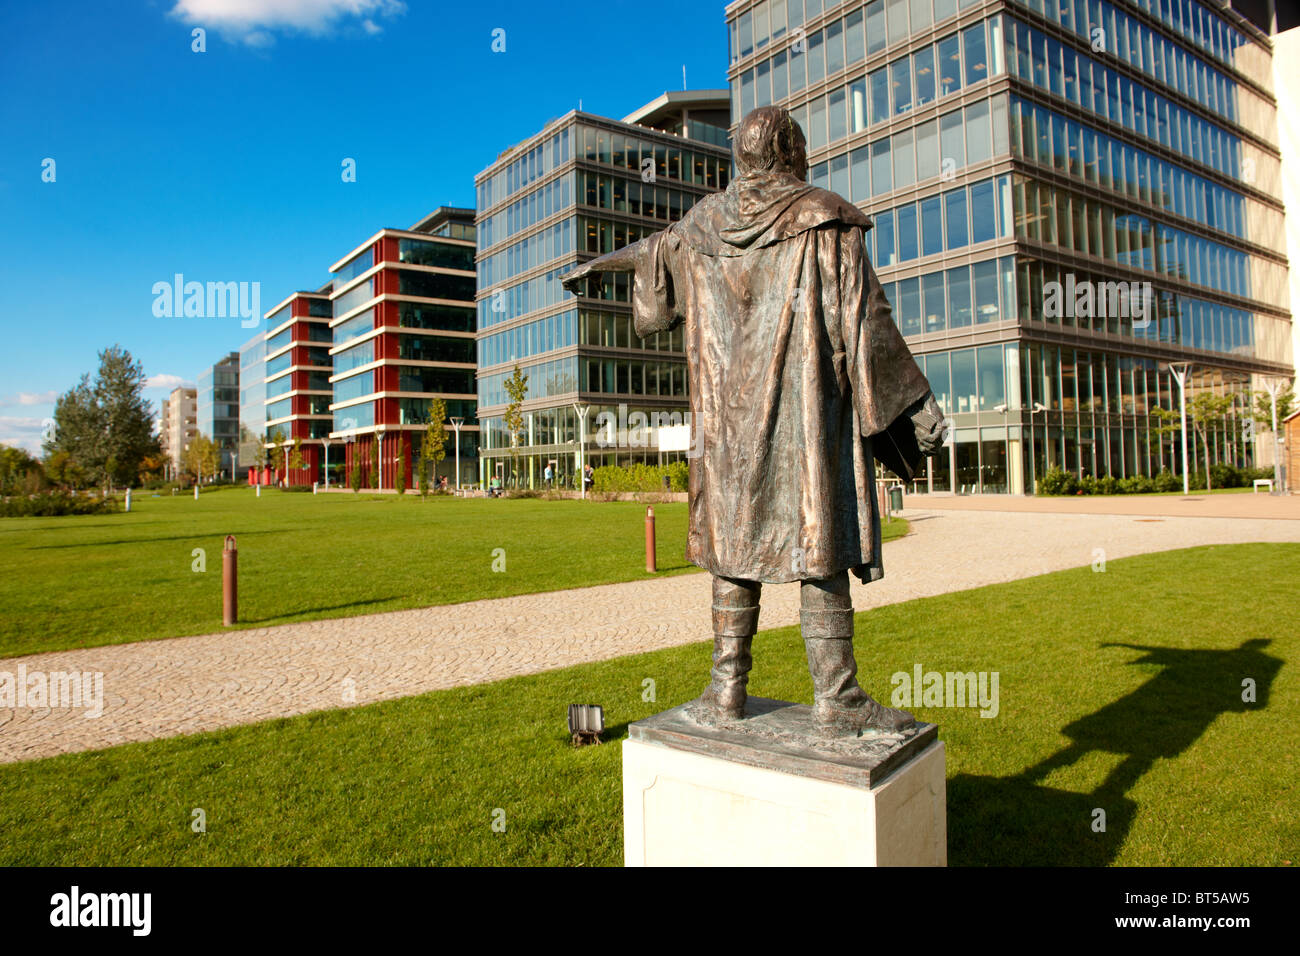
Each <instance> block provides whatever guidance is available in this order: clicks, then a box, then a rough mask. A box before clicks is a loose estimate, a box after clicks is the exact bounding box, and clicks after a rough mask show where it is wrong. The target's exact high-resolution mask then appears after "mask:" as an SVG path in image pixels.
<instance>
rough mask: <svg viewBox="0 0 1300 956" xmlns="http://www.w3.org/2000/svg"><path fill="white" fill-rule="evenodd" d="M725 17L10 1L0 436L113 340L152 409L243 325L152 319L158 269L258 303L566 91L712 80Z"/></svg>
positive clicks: (600, 97)
mask: <svg viewBox="0 0 1300 956" xmlns="http://www.w3.org/2000/svg"><path fill="white" fill-rule="evenodd" d="M723 7H724V4H723V3H722V2H721V0H712V2H709V3H697V2H690V0H656V2H655V3H654V4H646V3H639V2H620V0H602V2H584V3H565V2H557V3H522V2H508V3H501V2H478V3H450V4H444V3H434V2H420V0H408V2H406V3H399V2H394V0H179V2H178V0H158V2H147V0H144V2H139V3H110V4H100V3H91V2H83V3H71V4H58V5H52V4H5V5H4V7H3V10H0V130H3V131H4V132H3V138H0V323H2V324H3V331H4V336H3V342H4V347H3V349H2V350H0V443H5V444H17V445H23V446H25V447H27V448H29V449H31V450H35V449H36V448H37V447H38V444H39V442H38V435H39V431H40V425H41V421H42V420H43V419H44V418H46V417H48V416H49V415H50V414H51V413H52V412H53V408H54V397H55V395H57V394H58V393H60V392H63V391H66V390H67V389H68V388H70V387H71V386H73V385H74V384H75V383H76V381H77V379H78V378H79V376H80V375H81V373H83V372H87V371H90V372H93V371H94V369H95V368H96V366H97V364H98V363H97V358H96V354H97V352H98V351H99V350H100V349H103V348H105V347H107V346H109V345H112V344H114V343H117V344H120V345H121V346H122V347H124V348H126V349H128V350H129V351H130V352H131V354H132V355H133V356H135V357H136V358H138V359H140V360H141V361H142V362H143V364H144V369H145V372H146V374H148V375H149V376H150V380H151V388H150V389H149V391H148V392H147V395H148V397H149V398H151V399H154V400H155V401H156V400H158V399H159V398H162V397H164V396H165V395H166V394H167V393H168V392H169V391H170V390H171V388H173V387H174V386H175V385H177V384H180V383H182V382H185V383H188V384H191V385H192V384H194V381H195V379H196V378H197V376H198V374H199V371H200V369H202V368H203V367H204V366H205V365H211V364H212V362H214V361H215V360H217V359H218V358H220V357H221V356H222V355H223V354H225V353H226V352H228V351H230V350H233V349H238V348H239V346H240V345H241V344H243V343H244V342H245V341H247V340H248V339H249V338H250V337H251V336H252V335H253V334H255V332H256V331H257V329H248V328H243V327H241V324H240V320H239V318H188V319H187V318H157V317H155V316H154V314H153V302H154V295H153V292H152V288H153V285H154V283H156V282H160V281H161V282H170V281H171V280H172V277H173V275H174V274H175V273H178V272H179V273H183V274H184V276H185V278H186V280H187V281H190V280H197V281H200V282H207V281H221V282H250V283H251V282H259V283H260V284H261V287H260V292H261V311H266V310H268V309H270V308H271V306H273V305H274V304H275V303H277V302H279V301H280V300H281V299H283V298H284V297H285V296H286V295H287V294H289V293H290V292H292V291H294V290H295V289H309V288H311V289H314V288H317V287H319V286H320V285H321V284H323V283H324V282H325V281H326V280H327V279H328V278H329V275H328V268H329V266H330V264H331V263H333V262H335V261H336V260H337V259H338V258H340V257H341V256H342V255H344V254H345V253H347V252H348V251H350V250H351V249H352V248H354V247H355V246H356V245H358V244H359V243H360V242H362V241H363V240H365V239H366V238H368V237H369V236H370V235H372V234H373V233H374V232H375V231H376V230H378V229H380V228H382V227H384V226H396V227H407V226H410V225H411V224H412V223H414V222H415V221H416V220H418V219H419V218H420V217H422V216H423V215H425V214H426V213H427V212H429V211H430V210H432V209H433V208H435V207H436V206H439V205H459V206H467V207H472V206H473V205H474V179H473V177H474V174H475V173H477V172H478V171H479V170H481V169H482V168H483V167H485V166H486V165H488V164H489V163H490V162H491V161H492V160H493V159H494V158H495V157H496V155H497V153H499V152H500V151H501V150H502V149H504V148H506V147H507V146H510V145H513V144H514V143H516V142H518V141H519V140H521V139H523V138H524V137H526V136H528V135H530V134H531V133H533V132H536V131H537V130H538V129H540V128H541V126H542V125H543V124H544V123H545V122H546V121H547V120H548V119H550V118H552V117H554V116H559V115H562V114H563V113H565V112H567V111H568V110H570V109H573V108H575V107H577V106H578V105H579V101H580V100H581V104H582V108H583V109H585V110H587V111H589V112H593V113H599V114H603V115H607V116H614V117H620V116H623V115H626V114H627V113H629V112H631V111H632V110H633V109H635V108H636V107H638V106H640V105H642V104H643V103H646V102H648V101H649V100H651V99H653V98H654V97H655V96H657V95H658V94H660V93H662V92H663V91H664V90H667V89H680V88H681V86H682V66H683V65H685V67H686V78H687V82H688V84H689V85H690V87H691V88H693V89H694V88H723V87H725V86H726V66H727V46H726V28H725V21H724V19H723ZM195 28H203V29H204V30H205V31H206V36H205V45H206V51H205V52H201V53H200V52H194V51H193V50H192V46H193V44H194V39H193V36H192V31H193V29H195ZM498 28H499V29H503V30H504V31H505V52H504V53H496V52H493V50H492V42H493V35H492V31H493V30H495V29H498ZM345 158H352V159H354V160H355V161H356V182H353V183H345V182H343V179H342V176H341V171H342V163H343V160H344V159H345ZM47 159H52V160H53V161H54V163H53V176H54V181H53V182H46V181H43V178H42V177H43V175H44V176H48V175H49V173H48V169H49V164H47V163H46V162H45V161H46V160H47Z"/></svg>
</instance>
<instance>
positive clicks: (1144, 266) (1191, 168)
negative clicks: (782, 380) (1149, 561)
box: [726, 0, 1292, 493]
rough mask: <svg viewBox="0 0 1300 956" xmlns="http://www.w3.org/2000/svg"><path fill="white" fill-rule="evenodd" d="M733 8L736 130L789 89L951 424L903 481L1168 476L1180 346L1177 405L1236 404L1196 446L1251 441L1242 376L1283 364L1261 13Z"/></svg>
mask: <svg viewBox="0 0 1300 956" xmlns="http://www.w3.org/2000/svg"><path fill="white" fill-rule="evenodd" d="M726 21H727V26H728V31H729V37H730V44H731V50H730V56H731V66H730V69H729V73H728V76H729V81H730V83H731V89H732V106H733V114H732V123H733V124H734V123H736V122H738V120H739V119H740V117H741V116H743V115H744V114H745V113H747V112H748V111H749V110H751V109H753V108H754V107H755V106H761V105H764V104H768V103H776V104H779V105H782V106H786V107H787V108H789V109H790V110H791V111H792V112H793V114H794V115H795V117H796V118H797V120H798V121H799V123H800V125H801V126H802V128H803V129H804V131H805V133H806V135H807V138H808V146H809V163H810V179H811V181H812V182H814V183H815V184H817V185H820V186H826V187H828V188H830V189H833V190H835V191H836V192H839V193H842V194H843V195H845V196H848V197H849V198H851V199H852V201H853V202H855V203H857V204H858V205H859V206H860V207H861V208H863V209H864V210H865V211H866V212H867V213H868V214H869V215H871V216H872V217H873V219H874V223H875V226H874V228H873V229H872V230H871V231H870V233H868V243H869V252H870V255H871V259H872V261H873V263H874V264H875V268H876V270H877V272H878V273H879V275H880V278H881V281H882V282H883V283H884V285H885V289H886V292H887V294H888V296H889V299H890V301H891V303H892V304H893V309H894V317H895V320H896V321H897V322H898V323H899V324H900V327H901V329H902V331H903V333H904V334H905V336H906V337H907V341H908V343H909V345H910V346H911V348H912V350H913V352H914V353H915V354H916V355H917V356H918V361H920V363H921V364H922V367H923V369H924V370H925V372H926V374H927V376H928V377H929V379H930V382H931V384H932V386H933V388H934V391H935V393H936V395H937V396H938V398H939V400H940V403H941V404H942V405H943V407H944V408H945V409H946V411H947V413H948V415H949V416H950V418H951V419H952V421H953V424H954V429H955V431H954V434H953V441H952V442H951V444H950V446H949V449H948V453H947V454H946V455H940V456H938V457H936V458H935V459H932V460H931V463H930V466H929V469H928V471H927V473H926V474H925V475H924V476H922V478H921V480H920V481H919V482H918V483H917V484H916V485H915V486H914V490H916V491H926V490H934V491H940V490H950V491H955V492H959V493H961V492H966V493H970V492H1001V491H1009V492H1012V493H1021V492H1032V491H1033V489H1034V487H1035V484H1036V481H1037V480H1038V479H1039V478H1040V477H1041V476H1042V475H1043V474H1044V473H1045V471H1046V470H1047V469H1048V468H1050V467H1062V468H1064V469H1066V470H1068V471H1071V472H1074V473H1075V474H1076V475H1080V476H1082V475H1106V474H1109V475H1114V476H1116V477H1122V476H1130V475H1139V474H1141V475H1151V474H1154V473H1156V472H1158V471H1159V470H1160V469H1161V468H1163V467H1168V468H1171V469H1172V470H1175V471H1179V470H1181V462H1180V460H1179V454H1178V444H1177V442H1176V439H1175V436H1173V435H1171V434H1168V433H1162V432H1158V431H1157V430H1156V426H1157V424H1158V421H1157V419H1156V418H1155V417H1154V414H1153V409H1155V408H1156V407H1161V408H1164V409H1173V410H1177V408H1178V397H1179V387H1178V385H1177V382H1176V377H1175V375H1174V373H1173V370H1172V367H1179V366H1178V365H1177V363H1184V362H1186V363H1191V371H1190V374H1189V375H1188V379H1187V389H1188V397H1189V400H1190V398H1191V396H1192V395H1194V394H1195V393H1196V392H1198V391H1200V390H1205V389H1209V390H1212V391H1214V392H1216V393H1219V394H1225V393H1226V394H1231V395H1234V396H1237V397H1238V399H1239V401H1237V403H1236V406H1235V408H1234V410H1233V412H1231V413H1230V414H1229V415H1228V416H1227V417H1226V418H1225V419H1224V420H1222V421H1217V422H1215V423H1214V435H1213V438H1212V448H1211V456H1212V458H1213V459H1214V460H1218V461H1228V462H1235V463H1237V464H1248V463H1250V462H1252V461H1253V460H1254V453H1255V444H1254V441H1253V440H1252V439H1251V437H1250V430H1249V428H1248V427H1247V426H1246V421H1247V420H1248V419H1249V418H1250V415H1249V412H1248V409H1247V403H1246V401H1245V393H1246V392H1247V390H1249V389H1254V390H1259V388H1260V384H1261V380H1262V377H1264V376H1269V375H1276V374H1289V372H1290V369H1291V366H1292V351H1291V337H1292V327H1291V317H1290V312H1289V301H1288V294H1287V260H1286V255H1285V245H1284V233H1283V207H1282V201H1281V170H1280V162H1279V151H1278V133H1277V108H1276V103H1275V99H1274V95H1273V92H1272V83H1273V80H1272V62H1271V61H1272V47H1271V44H1270V40H1269V37H1268V36H1267V35H1266V34H1265V33H1264V32H1263V31H1261V30H1260V29H1258V28H1257V27H1255V26H1254V25H1253V24H1251V23H1250V22H1249V21H1248V20H1246V19H1244V18H1243V17H1241V16H1239V15H1238V14H1237V13H1235V12H1234V11H1232V10H1231V9H1224V8H1222V7H1221V6H1220V5H1218V4H1216V3H1212V2H1199V0H1047V2H1044V0H871V2H863V0H850V2H840V3H836V2H830V0H827V2H825V4H823V0H739V2H736V3H733V4H731V5H730V6H728V7H727V9H726ZM1147 290H1149V293H1148V291H1147ZM1171 363H1172V367H1171ZM1188 446H1189V451H1191V452H1192V453H1193V454H1195V455H1196V456H1197V460H1196V461H1193V462H1192V463H1191V466H1190V467H1191V468H1192V469H1193V470H1197V469H1199V467H1200V466H1199V464H1198V461H1199V460H1200V455H1201V452H1200V449H1199V442H1196V441H1195V440H1194V439H1193V440H1192V441H1189V443H1188Z"/></svg>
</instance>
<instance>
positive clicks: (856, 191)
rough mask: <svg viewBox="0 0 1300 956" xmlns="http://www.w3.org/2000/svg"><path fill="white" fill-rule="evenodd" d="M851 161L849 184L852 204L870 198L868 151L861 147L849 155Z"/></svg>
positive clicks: (866, 148)
mask: <svg viewBox="0 0 1300 956" xmlns="http://www.w3.org/2000/svg"><path fill="white" fill-rule="evenodd" d="M849 157H850V160H851V169H850V182H851V188H852V190H853V195H852V196H851V197H850V198H851V199H852V200H853V201H854V202H862V201H863V200H864V199H867V198H868V197H870V196H871V171H870V150H869V149H868V147H866V146H861V147H859V148H857V149H855V150H854V151H853V152H852V153H850V154H849Z"/></svg>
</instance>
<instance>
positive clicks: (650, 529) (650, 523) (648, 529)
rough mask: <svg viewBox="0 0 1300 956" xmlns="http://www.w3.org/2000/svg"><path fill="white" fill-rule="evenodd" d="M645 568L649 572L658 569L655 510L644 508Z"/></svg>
mask: <svg viewBox="0 0 1300 956" xmlns="http://www.w3.org/2000/svg"><path fill="white" fill-rule="evenodd" d="M645 569H646V570H647V571H649V572H650V573H652V574H653V573H654V572H655V571H657V570H659V565H658V563H657V562H656V558H655V510H654V508H646V510H645Z"/></svg>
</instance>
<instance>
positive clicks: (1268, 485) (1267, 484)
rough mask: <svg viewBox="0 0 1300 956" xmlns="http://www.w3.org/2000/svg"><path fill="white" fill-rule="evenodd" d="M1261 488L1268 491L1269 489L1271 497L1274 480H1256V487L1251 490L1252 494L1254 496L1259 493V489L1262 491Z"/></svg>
mask: <svg viewBox="0 0 1300 956" xmlns="http://www.w3.org/2000/svg"><path fill="white" fill-rule="evenodd" d="M1261 486H1263V487H1265V488H1267V489H1268V493H1269V494H1270V495H1271V494H1272V493H1273V479H1272V478H1256V479H1255V486H1254V487H1253V488H1251V489H1250V493H1251V494H1252V495H1253V494H1254V493H1255V492H1257V491H1259V489H1260V487H1261Z"/></svg>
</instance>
